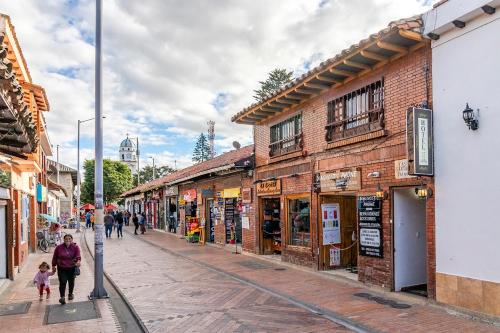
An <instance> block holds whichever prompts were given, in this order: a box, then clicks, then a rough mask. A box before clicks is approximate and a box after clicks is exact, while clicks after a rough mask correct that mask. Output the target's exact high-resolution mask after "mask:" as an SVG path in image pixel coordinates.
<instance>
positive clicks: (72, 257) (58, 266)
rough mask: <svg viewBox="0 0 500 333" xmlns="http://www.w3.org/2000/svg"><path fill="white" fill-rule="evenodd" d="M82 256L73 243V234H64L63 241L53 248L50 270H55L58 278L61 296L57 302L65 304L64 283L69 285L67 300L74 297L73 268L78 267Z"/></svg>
mask: <svg viewBox="0 0 500 333" xmlns="http://www.w3.org/2000/svg"><path fill="white" fill-rule="evenodd" d="M81 260H82V258H81V256H80V248H79V247H78V245H77V244H76V243H73V236H71V235H70V234H67V235H65V236H64V243H62V244H60V245H58V246H57V247H56V249H55V250H54V256H53V257H52V272H54V273H55V272H56V270H57V277H58V278H59V294H60V296H61V298H60V299H59V303H61V304H66V300H65V298H64V297H65V294H66V283H67V284H68V285H69V293H68V300H70V301H71V300H72V299H73V298H74V295H73V290H74V288H75V268H76V267H80V262H81Z"/></svg>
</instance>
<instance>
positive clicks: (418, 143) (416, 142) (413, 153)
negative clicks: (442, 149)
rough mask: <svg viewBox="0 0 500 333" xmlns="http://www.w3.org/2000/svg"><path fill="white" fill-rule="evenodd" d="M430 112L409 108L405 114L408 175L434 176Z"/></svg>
mask: <svg viewBox="0 0 500 333" xmlns="http://www.w3.org/2000/svg"><path fill="white" fill-rule="evenodd" d="M433 141H434V140H433V135H432V110H429V109H421V108H415V107H412V108H409V109H408V111H407V113H406V147H407V150H408V152H407V153H408V174H410V175H424V176H432V175H434V149H433V147H434V144H433Z"/></svg>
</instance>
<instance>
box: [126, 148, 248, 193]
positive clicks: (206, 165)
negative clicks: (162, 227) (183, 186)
mask: <svg viewBox="0 0 500 333" xmlns="http://www.w3.org/2000/svg"><path fill="white" fill-rule="evenodd" d="M252 154H253V145H249V146H245V147H242V148H240V149H238V150H231V151H229V152H227V153H224V154H222V155H219V156H216V157H215V158H213V159H211V160H208V161H205V162H202V163H198V164H195V165H192V166H190V167H187V168H184V169H181V170H177V171H175V172H173V173H171V174H168V175H166V176H163V177H161V178H158V179H155V180H153V181H150V182H148V183H145V184H141V185H139V186H137V187H135V188H133V189H131V190H128V191H127V192H125V193H123V194H122V197H126V196H129V195H131V194H135V193H142V192H147V191H150V190H152V189H156V188H159V187H162V186H164V185H166V184H169V183H173V182H176V181H179V180H187V179H186V178H188V177H191V178H194V177H196V175H197V174H199V173H200V172H203V171H208V170H212V169H215V168H220V167H224V166H231V164H233V163H235V162H237V161H240V160H242V159H244V158H246V157H250V156H252Z"/></svg>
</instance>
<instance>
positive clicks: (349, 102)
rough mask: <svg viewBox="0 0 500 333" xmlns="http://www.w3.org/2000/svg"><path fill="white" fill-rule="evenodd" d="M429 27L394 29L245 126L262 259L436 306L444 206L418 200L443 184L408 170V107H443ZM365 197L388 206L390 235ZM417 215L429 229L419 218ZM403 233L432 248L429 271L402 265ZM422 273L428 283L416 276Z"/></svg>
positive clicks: (286, 92) (346, 54)
mask: <svg viewBox="0 0 500 333" xmlns="http://www.w3.org/2000/svg"><path fill="white" fill-rule="evenodd" d="M421 24H422V22H421V20H420V17H414V18H411V19H407V20H401V21H398V22H393V23H391V24H390V25H389V27H388V28H386V29H384V30H382V31H380V32H379V33H378V34H375V35H372V36H370V37H369V38H368V39H365V40H363V41H361V42H360V43H358V44H357V45H354V46H352V47H351V48H349V49H347V50H345V51H343V52H342V53H340V54H339V55H337V56H336V57H334V58H332V59H329V60H327V61H325V62H323V63H321V64H320V65H319V66H318V67H317V68H315V69H313V70H311V71H310V72H308V73H307V74H304V75H303V76H301V77H300V78H297V79H296V80H295V81H294V82H292V83H290V84H288V85H287V86H285V87H284V88H282V89H281V90H280V91H278V92H276V93H275V94H274V95H273V96H270V97H268V98H267V99H266V100H264V101H262V102H259V103H256V104H254V105H252V106H250V107H249V108H247V109H245V110H243V111H242V112H240V113H238V114H237V115H235V116H234V117H233V119H232V120H233V121H235V122H237V123H242V124H249V125H253V126H254V140H255V160H256V167H255V183H256V185H255V188H254V191H253V192H254V198H253V199H254V202H255V211H256V218H255V223H254V224H251V225H250V230H251V233H252V234H253V235H254V237H255V246H254V247H253V248H251V249H250V250H251V251H253V252H256V253H260V254H270V253H279V252H281V259H282V260H283V261H287V262H292V263H296V264H301V265H306V266H310V267H313V268H316V269H320V270H327V269H332V268H349V269H350V271H353V272H356V269H357V272H358V279H359V280H360V281H363V282H366V283H370V284H376V285H380V286H382V287H384V288H387V289H389V290H401V289H403V290H404V289H405V288H413V287H418V288H424V289H425V292H427V294H428V295H429V296H430V297H434V295H435V245H434V201H433V198H432V197H431V196H430V195H429V196H428V198H426V199H423V200H422V198H420V199H418V198H417V196H416V193H417V191H418V190H424V192H423V193H425V191H427V193H431V190H432V189H433V179H432V177H412V176H409V175H408V174H407V170H406V168H407V165H408V154H407V147H406V146H407V139H406V117H407V110H408V108H410V107H414V106H419V105H421V104H424V106H429V105H430V103H431V97H430V96H431V91H430V89H431V83H430V82H431V75H430V65H431V55H430V49H429V43H428V41H426V40H425V39H424V38H423V37H422V36H421V34H420V28H421ZM430 163H432V161H431V162H430ZM259 187H260V188H261V189H262V191H261V193H260V194H258V193H257V192H258V191H259ZM278 187H279V189H278ZM266 189H270V191H269V193H268V194H266ZM376 194H378V197H377V195H376ZM367 197H369V198H367ZM365 199H366V200H373V202H375V205H376V206H377V205H380V206H381V210H380V211H381V213H380V215H377V216H380V217H379V218H380V222H381V223H380V224H381V228H379V229H378V230H374V229H370V230H368V229H366V228H360V222H359V216H358V214H360V211H361V210H362V209H360V208H359V207H360V205H361V204H362V202H363V200H365ZM367 202H368V201H367ZM412 210H414V211H415V213H416V214H417V215H418V216H421V218H420V220H418V221H410V217H409V216H412V215H414V214H413V213H411V212H412ZM372 212H373V211H372V210H371V208H370V209H369V212H368V213H366V214H368V215H370V214H379V213H372ZM337 213H338V214H340V217H339V218H338V219H337ZM278 214H279V217H278ZM419 214H420V215H419ZM330 215H331V216H335V219H333V217H330ZM373 216H374V215H373ZM278 219H279V227H278V225H277V222H278ZM330 223H331V224H330ZM307 224H308V225H307ZM339 224H340V226H339ZM408 225H410V227H408V228H410V229H411V231H408V228H407V227H405V226H408ZM332 226H333V227H332ZM336 226H337V227H336ZM413 228H414V229H415V230H413ZM418 228H420V229H418ZM360 229H363V230H362V231H360ZM395 230H398V232H397V233H395ZM408 234H410V235H408ZM412 234H413V236H415V235H416V237H413V236H411V235H412ZM276 235H279V237H278V236H276ZM373 235H375V236H374V237H372V236H373ZM403 236H404V237H409V238H410V240H408V242H409V243H411V242H413V241H414V242H416V244H417V245H416V246H419V247H421V249H419V250H418V251H416V252H418V258H416V260H415V261H418V262H420V266H419V267H407V263H408V262H412V260H409V259H408V258H407V257H405V258H403V259H401V258H402V256H403V255H406V256H408V255H411V254H410V252H411V251H412V249H411V248H409V246H408V245H406V246H405V244H404V243H405V241H404V240H403V238H404V237H403ZM331 237H333V238H331ZM377 237H379V238H377ZM412 237H413V238H416V240H415V239H413V238H412ZM278 238H279V240H280V241H281V244H280V246H278V247H276V246H274V244H275V243H276V242H277V241H278ZM269 239H271V240H269ZM367 239H369V241H367ZM360 242H361V243H365V244H364V245H363V244H362V246H361V245H360V244H359V243H360ZM370 242H371V245H368V246H367V245H366V244H369V243H370ZM270 243H272V244H271V245H270ZM409 243H408V244H409ZM373 247H378V248H377V249H373ZM361 248H363V254H360V253H359V252H360V251H361ZM396 249H397V250H398V255H399V257H398V256H396V255H394V253H395V252H396ZM370 251H371V252H370ZM374 251H375V252H374ZM367 253H368V254H370V256H368V255H366V254H367ZM412 270H415V272H416V273H415V274H414V275H416V276H418V275H421V278H420V280H419V281H417V280H415V281H412V279H411V278H409V277H408V276H406V275H408V273H410V275H412V274H411V271H412ZM418 288H417V289H418Z"/></svg>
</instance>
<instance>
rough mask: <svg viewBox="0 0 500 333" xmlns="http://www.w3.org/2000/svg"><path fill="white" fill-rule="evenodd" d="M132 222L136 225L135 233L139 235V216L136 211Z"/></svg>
mask: <svg viewBox="0 0 500 333" xmlns="http://www.w3.org/2000/svg"><path fill="white" fill-rule="evenodd" d="M132 223H133V224H134V227H135V230H134V235H137V229H139V218H138V217H137V214H136V213H134V215H133V216H132Z"/></svg>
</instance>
